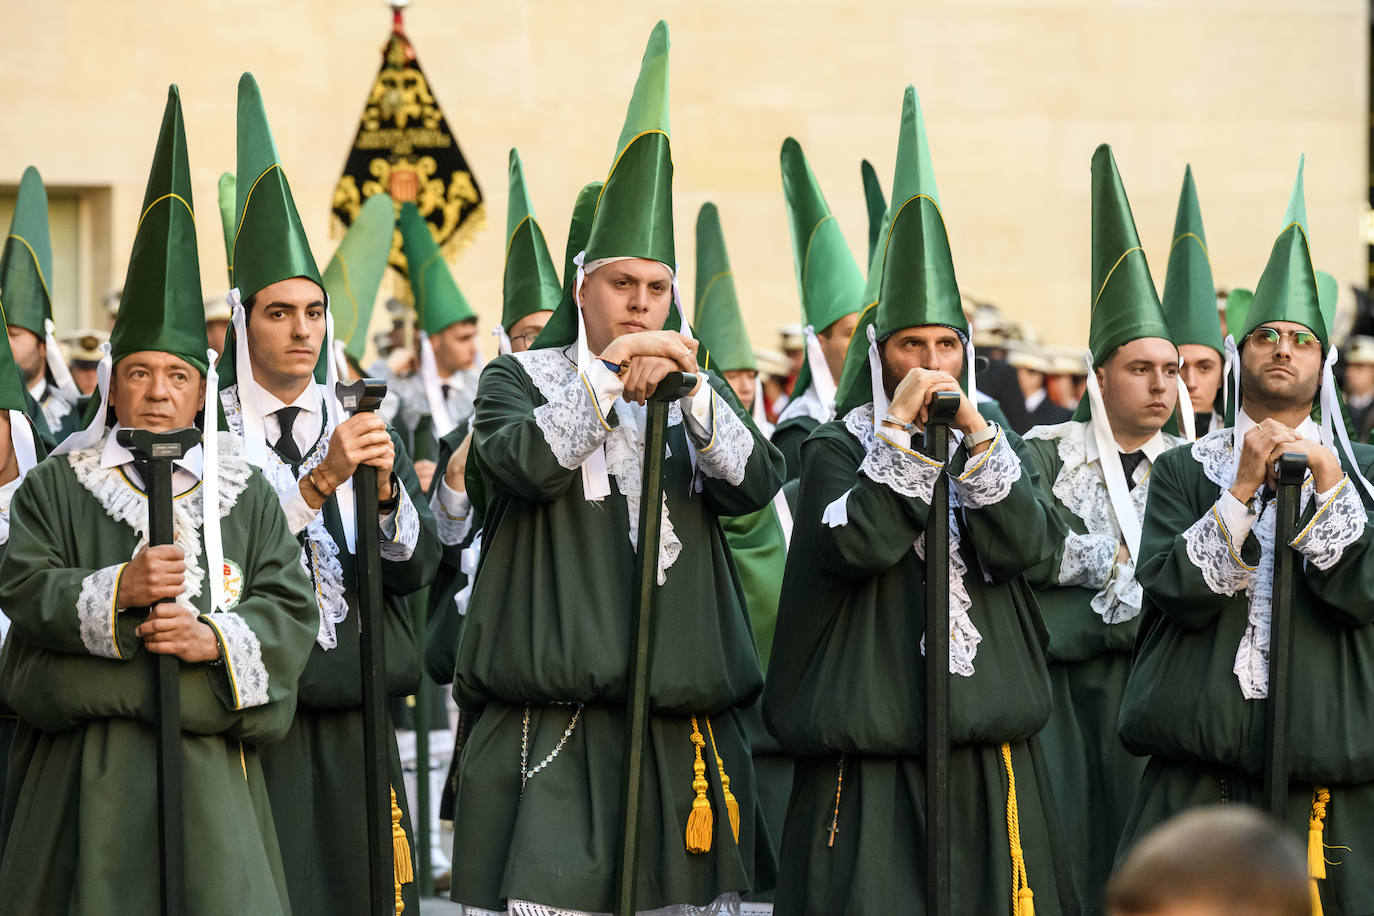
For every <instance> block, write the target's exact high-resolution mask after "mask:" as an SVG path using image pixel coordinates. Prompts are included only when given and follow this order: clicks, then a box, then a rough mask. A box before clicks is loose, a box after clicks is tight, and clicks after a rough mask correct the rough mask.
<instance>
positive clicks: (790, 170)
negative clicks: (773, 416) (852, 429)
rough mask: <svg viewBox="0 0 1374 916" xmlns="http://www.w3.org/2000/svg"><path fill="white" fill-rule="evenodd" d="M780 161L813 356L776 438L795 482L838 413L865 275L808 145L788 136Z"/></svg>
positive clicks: (808, 353)
mask: <svg viewBox="0 0 1374 916" xmlns="http://www.w3.org/2000/svg"><path fill="white" fill-rule="evenodd" d="M780 160H781V164H782V192H783V196H784V197H785V198H786V200H787V221H788V224H789V225H790V226H791V228H792V260H793V263H794V265H795V267H796V272H797V293H798V295H799V296H800V297H801V307H802V315H803V317H804V318H805V319H806V329H805V360H804V362H803V363H802V367H801V371H800V373H799V375H798V376H797V381H796V384H795V385H794V386H793V387H792V391H791V394H790V396H789V399H788V401H787V406H786V407H785V408H783V411H782V413H781V414H780V415H779V416H778V425H777V429H775V430H774V431H773V436H772V439H773V444H774V445H776V446H777V447H778V448H779V449H780V450H781V451H782V454H783V457H784V458H786V459H787V478H788V480H795V479H796V478H797V474H798V473H800V470H801V464H800V457H799V456H800V451H801V443H802V440H803V439H805V438H806V437H807V436H808V435H810V434H811V431H812V430H813V429H815V428H816V427H817V426H819V425H820V424H822V423H826V422H828V421H830V420H831V419H832V418H833V417H834V416H835V380H836V379H838V378H839V377H840V370H841V369H842V368H843V367H844V356H845V350H846V348H847V347H848V346H849V337H850V335H851V334H853V333H854V323H855V322H856V321H857V320H858V312H859V305H860V302H859V300H860V299H861V298H862V297H863V289H864V275H863V274H862V273H861V272H860V271H859V265H858V264H856V263H855V262H854V255H853V253H852V252H850V250H849V243H848V242H846V241H845V240H844V233H843V232H842V231H841V230H840V224H839V221H838V220H836V219H835V216H834V214H832V213H831V212H830V205H829V204H828V203H826V200H825V195H824V194H822V193H821V187H820V184H819V183H817V181H816V176H815V174H814V173H813V172H812V171H811V166H810V164H809V163H808V162H807V161H806V156H805V154H804V153H802V148H801V145H800V144H798V143H797V141H796V140H793V139H792V138H791V137H788V138H787V139H786V140H784V141H783V144H782V153H781V155H780Z"/></svg>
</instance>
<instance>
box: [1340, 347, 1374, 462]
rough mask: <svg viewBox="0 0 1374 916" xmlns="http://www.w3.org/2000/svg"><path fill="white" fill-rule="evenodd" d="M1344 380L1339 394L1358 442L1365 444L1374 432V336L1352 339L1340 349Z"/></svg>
mask: <svg viewBox="0 0 1374 916" xmlns="http://www.w3.org/2000/svg"><path fill="white" fill-rule="evenodd" d="M1341 358H1342V360H1344V362H1345V379H1344V381H1343V382H1342V383H1341V392H1342V394H1343V395H1344V397H1345V409H1346V412H1347V413H1348V414H1349V415H1350V426H1351V433H1352V434H1353V436H1354V438H1355V440H1356V441H1357V442H1368V441H1369V432H1370V430H1371V429H1374V337H1352V338H1350V339H1349V340H1347V341H1346V342H1345V346H1343V347H1342V348H1341Z"/></svg>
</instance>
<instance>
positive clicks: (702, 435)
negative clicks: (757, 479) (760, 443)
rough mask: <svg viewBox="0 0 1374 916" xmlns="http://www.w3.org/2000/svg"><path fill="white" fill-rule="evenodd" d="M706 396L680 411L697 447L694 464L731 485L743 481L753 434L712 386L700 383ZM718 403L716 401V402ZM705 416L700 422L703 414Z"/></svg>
mask: <svg viewBox="0 0 1374 916" xmlns="http://www.w3.org/2000/svg"><path fill="white" fill-rule="evenodd" d="M702 385H703V386H705V388H706V394H707V396H706V397H701V393H700V392H698V395H697V397H695V398H692V399H691V400H692V405H691V409H690V410H685V411H683V417H684V423H685V424H686V426H687V431H688V433H689V434H690V435H691V436H692V439H693V440H694V441H695V443H696V446H697V466H698V467H700V468H701V472H702V473H703V474H705V475H706V476H707V477H714V478H716V479H717V480H723V481H725V482H726V483H728V484H730V485H731V486H733V487H737V486H739V485H740V484H741V483H742V482H743V481H744V472H745V469H746V468H747V467H748V465H749V456H750V455H752V454H754V434H753V433H751V432H749V427H747V426H745V425H744V421H742V420H741V419H740V418H739V417H737V416H736V415H735V412H734V411H733V410H731V409H730V407H729V405H727V404H725V403H724V402H723V401H721V400H720V395H718V394H716V392H715V389H713V388H711V386H709V385H706V383H705V382H702ZM717 402H719V403H717ZM703 413H704V414H705V415H706V420H705V422H702V414H703Z"/></svg>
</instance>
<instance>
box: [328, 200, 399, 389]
mask: <svg viewBox="0 0 1374 916" xmlns="http://www.w3.org/2000/svg"><path fill="white" fill-rule="evenodd" d="M395 231H396V205H395V204H394V203H392V201H391V195H389V194H385V193H383V194H373V195H372V196H371V197H369V198H368V199H367V202H366V203H364V204H363V206H362V209H360V210H359V211H358V215H357V216H355V217H354V218H353V224H352V225H351V226H349V227H348V231H347V232H345V233H344V237H343V238H342V239H340V240H339V247H338V248H336V249H335V250H334V254H333V256H332V257H331V258H330V259H329V264H328V265H327V266H326V267H325V269H324V276H323V277H322V279H323V280H324V291H325V292H326V293H328V294H329V310H330V312H331V313H332V314H333V316H334V356H335V358H336V359H337V360H339V375H340V377H343V376H344V375H345V373H346V374H347V375H348V376H349V377H350V378H355V379H356V378H362V377H363V371H362V364H363V355H364V352H365V351H366V350H367V333H368V326H369V325H370V324H371V323H372V311H373V309H374V308H375V307H376V304H377V290H379V289H381V286H382V278H383V277H384V276H385V275H386V268H387V263H388V261H389V260H390V258H391V239H392V235H393V234H394V233H395Z"/></svg>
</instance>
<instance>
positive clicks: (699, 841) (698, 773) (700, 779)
mask: <svg viewBox="0 0 1374 916" xmlns="http://www.w3.org/2000/svg"><path fill="white" fill-rule="evenodd" d="M692 745H693V747H694V748H695V749H696V755H697V759H696V760H695V761H693V762H692V773H693V776H692V790H693V791H694V792H696V798H694V799H692V813H691V814H689V815H688V816H687V851H688V852H690V853H692V854H693V855H700V854H702V853H704V852H710V851H711V835H712V834H713V833H714V832H715V815H713V814H712V813H711V800H710V799H709V798H707V797H706V787H707V782H706V761H705V760H704V759H702V756H701V752H702V749H703V748H705V747H706V739H705V738H703V737H702V736H701V729H700V728H698V727H697V717H696V716H692Z"/></svg>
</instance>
